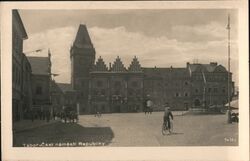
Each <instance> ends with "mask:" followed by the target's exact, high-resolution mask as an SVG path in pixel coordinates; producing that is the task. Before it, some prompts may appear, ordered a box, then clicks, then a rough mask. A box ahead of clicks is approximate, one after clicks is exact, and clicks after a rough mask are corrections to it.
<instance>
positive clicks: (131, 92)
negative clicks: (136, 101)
mask: <svg viewBox="0 0 250 161" xmlns="http://www.w3.org/2000/svg"><path fill="white" fill-rule="evenodd" d="M113 93H114V94H115V95H120V94H121V93H122V92H121V90H119V89H117V90H115V91H114V92H113ZM92 94H93V95H96V96H97V95H101V96H105V95H106V90H105V89H101V90H97V89H94V90H93V91H92ZM128 94H129V95H130V96H132V95H141V94H142V90H140V89H137V90H134V89H129V90H128Z"/></svg>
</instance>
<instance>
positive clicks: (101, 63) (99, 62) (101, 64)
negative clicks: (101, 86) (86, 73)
mask: <svg viewBox="0 0 250 161" xmlns="http://www.w3.org/2000/svg"><path fill="white" fill-rule="evenodd" d="M93 71H108V68H107V66H106V64H105V63H104V61H103V59H102V57H101V56H100V57H99V58H98V60H97V62H96V64H95V66H94V69H93Z"/></svg>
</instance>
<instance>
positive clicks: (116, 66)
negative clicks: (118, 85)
mask: <svg viewBox="0 0 250 161" xmlns="http://www.w3.org/2000/svg"><path fill="white" fill-rule="evenodd" d="M111 71H112V72H126V71H127V70H126V68H125V67H124V65H123V63H122V61H121V59H120V58H119V56H117V58H116V59H115V62H114V63H113V65H112V67H111Z"/></svg>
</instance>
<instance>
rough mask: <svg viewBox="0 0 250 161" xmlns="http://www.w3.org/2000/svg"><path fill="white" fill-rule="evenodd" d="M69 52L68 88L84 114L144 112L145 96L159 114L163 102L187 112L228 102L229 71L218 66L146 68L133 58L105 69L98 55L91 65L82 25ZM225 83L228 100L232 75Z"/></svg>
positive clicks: (92, 54)
mask: <svg viewBox="0 0 250 161" xmlns="http://www.w3.org/2000/svg"><path fill="white" fill-rule="evenodd" d="M70 52H71V70H72V74H71V84H72V88H73V89H74V90H75V91H76V93H77V102H78V103H79V105H80V112H81V113H83V114H89V113H95V112H96V111H100V112H104V113H110V112H135V111H143V102H144V101H145V99H146V98H147V97H149V98H150V99H151V100H152V101H153V102H154V110H163V109H164V107H163V105H164V104H165V103H168V104H169V105H170V106H171V108H172V109H173V110H187V109H189V108H207V107H208V106H217V105H225V104H226V103H227V102H228V99H227V98H228V93H227V90H228V71H227V70H226V69H225V67H223V66H222V65H218V64H217V63H210V64H198V63H194V64H190V63H187V66H186V67H184V68H174V67H172V66H171V67H169V68H157V67H152V68H144V67H141V65H140V63H139V61H138V59H137V58H136V57H134V59H133V60H132V62H131V64H130V66H129V67H128V68H126V67H124V65H123V62H122V60H121V58H120V57H119V56H118V57H117V58H116V60H115V61H114V63H113V64H109V67H107V65H106V64H105V62H104V61H103V59H102V58H101V57H99V58H98V60H97V61H96V63H95V49H94V46H93V44H92V42H91V40H90V37H89V34H88V31H87V28H86V26H85V25H80V26H79V29H78V32H77V35H76V39H75V41H74V43H73V46H72V47H71V51H70ZM229 82H230V94H231V96H232V95H233V93H234V91H233V89H234V82H232V73H230V77H229Z"/></svg>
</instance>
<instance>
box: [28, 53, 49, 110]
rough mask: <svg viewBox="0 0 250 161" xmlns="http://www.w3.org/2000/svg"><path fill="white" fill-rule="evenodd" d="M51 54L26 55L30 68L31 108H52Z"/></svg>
mask: <svg viewBox="0 0 250 161" xmlns="http://www.w3.org/2000/svg"><path fill="white" fill-rule="evenodd" d="M50 57H51V54H50V51H48V57H28V60H29V62H30V64H31V68H32V77H31V81H32V107H33V110H41V111H43V110H50V111H51V110H52V106H51V105H52V102H51V86H52V80H51V60H50Z"/></svg>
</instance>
